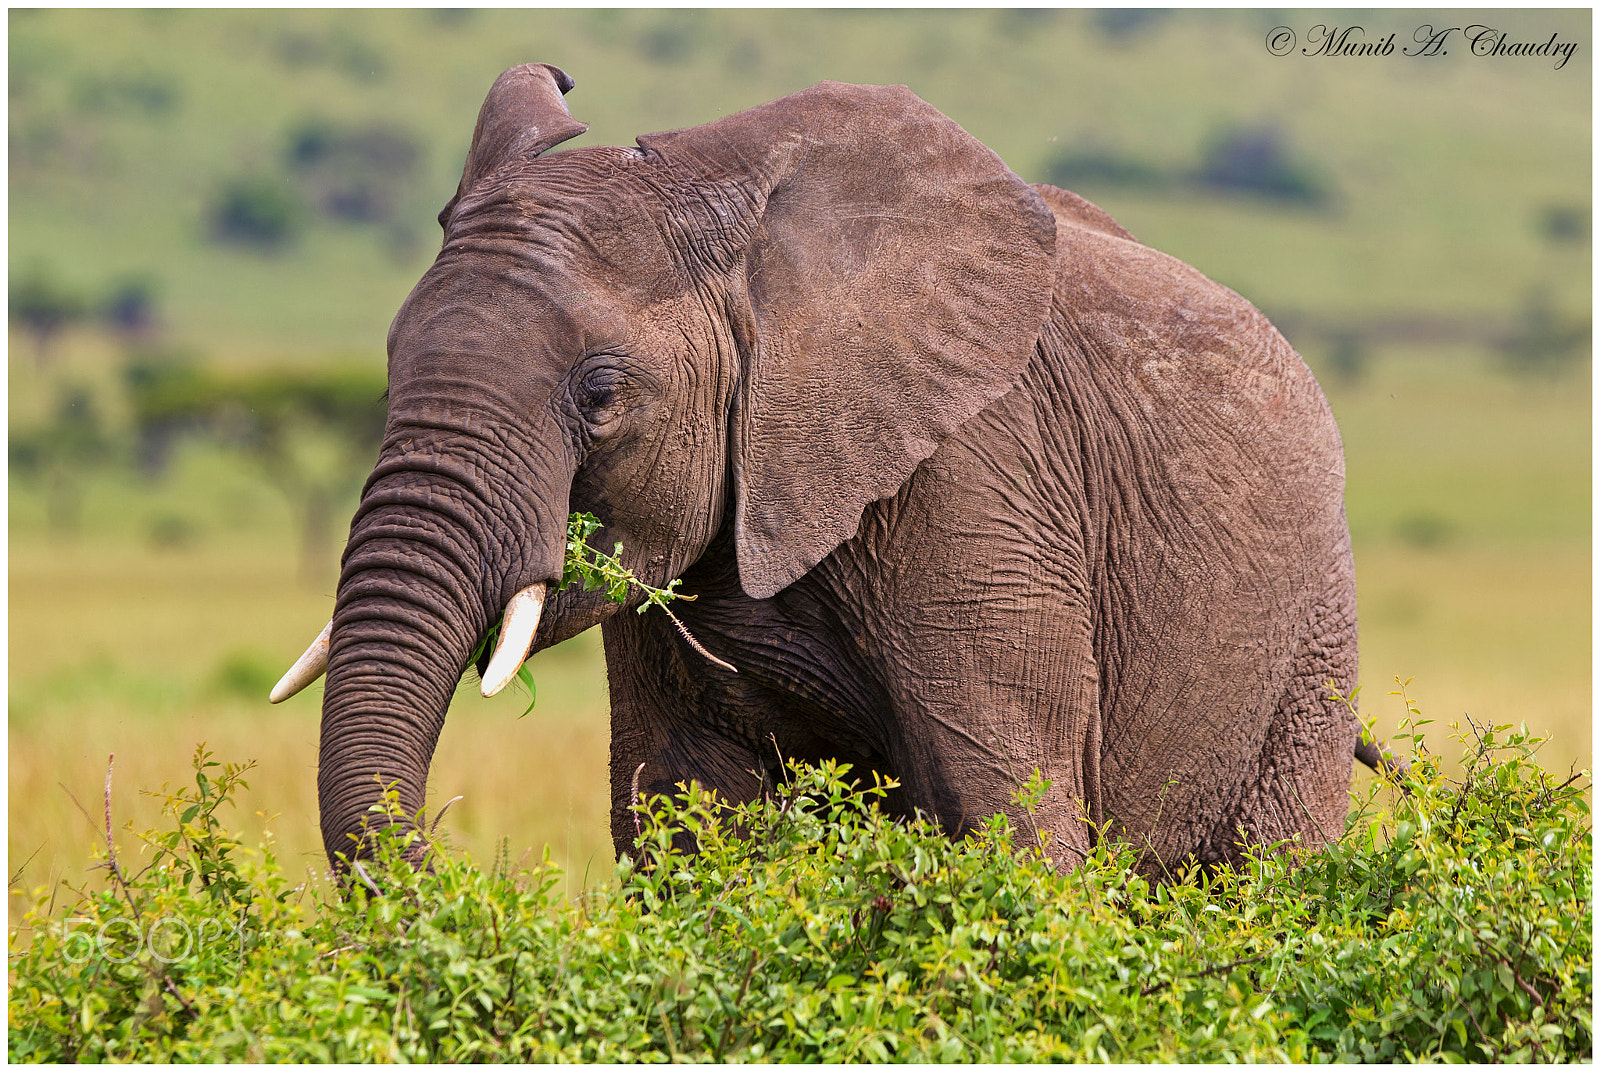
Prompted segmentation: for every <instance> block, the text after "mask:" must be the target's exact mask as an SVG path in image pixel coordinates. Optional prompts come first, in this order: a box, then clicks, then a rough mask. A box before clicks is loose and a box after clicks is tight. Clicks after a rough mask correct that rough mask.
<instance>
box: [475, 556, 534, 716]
mask: <svg viewBox="0 0 1600 1072" xmlns="http://www.w3.org/2000/svg"><path fill="white" fill-rule="evenodd" d="M544 589H545V586H544V585H543V584H534V585H529V586H528V587H527V588H524V589H523V590H522V591H520V592H518V593H517V594H516V595H514V596H512V597H511V602H510V603H507V604H506V615H505V617H504V618H503V619H502V620H501V622H500V637H499V639H498V640H496V641H495V645H494V655H493V656H491V657H490V659H489V669H487V670H485V671H484V672H483V684H482V686H481V687H480V689H479V691H480V692H482V693H483V694H484V695H485V696H493V695H495V694H496V693H498V692H499V691H500V690H501V689H503V688H505V687H506V686H507V685H508V684H510V682H511V679H512V678H513V677H515V676H516V673H517V669H518V668H519V667H520V666H521V665H522V661H523V660H524V659H526V658H527V657H528V649H529V648H531V647H533V634H534V632H535V631H537V630H538V628H539V615H540V614H541V613H543V611H544Z"/></svg>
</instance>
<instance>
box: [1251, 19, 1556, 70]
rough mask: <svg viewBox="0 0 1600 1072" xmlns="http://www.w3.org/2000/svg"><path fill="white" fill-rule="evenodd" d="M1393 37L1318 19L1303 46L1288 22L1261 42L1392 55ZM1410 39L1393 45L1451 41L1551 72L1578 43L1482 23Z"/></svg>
mask: <svg viewBox="0 0 1600 1072" xmlns="http://www.w3.org/2000/svg"><path fill="white" fill-rule="evenodd" d="M1458 35H1459V36H1458ZM1396 36H1397V35H1396V34H1394V33H1388V34H1382V35H1374V34H1370V33H1368V31H1367V29H1366V27H1364V26H1329V25H1327V24H1326V23H1321V22H1319V23H1317V24H1316V25H1315V26H1313V27H1311V29H1309V30H1307V31H1306V34H1305V44H1304V46H1303V47H1302V46H1301V39H1300V35H1299V34H1297V33H1295V31H1294V30H1292V29H1291V28H1289V27H1288V26H1274V27H1273V28H1272V29H1271V30H1268V31H1267V39H1266V46H1267V51H1268V52H1270V53H1272V54H1273V55H1274V56H1288V55H1291V54H1292V53H1294V52H1299V53H1300V55H1302V56H1338V57H1363V56H1392V55H1394V53H1395V51H1396V48H1395V38H1396ZM1411 41H1412V43H1411V44H1410V45H1402V46H1401V47H1400V48H1399V50H1398V51H1399V52H1400V54H1401V55H1402V56H1410V57H1413V58H1422V57H1434V56H1448V55H1450V47H1451V45H1452V44H1456V47H1457V51H1458V52H1459V51H1460V48H1461V46H1465V48H1466V50H1467V52H1468V53H1469V54H1471V55H1473V56H1478V57H1481V58H1502V57H1527V56H1532V57H1545V58H1548V59H1551V60H1553V61H1554V64H1555V67H1554V69H1555V70H1557V71H1559V70H1561V68H1563V67H1565V66H1566V65H1567V61H1568V60H1570V59H1572V57H1573V56H1574V55H1576V54H1577V52H1578V43H1577V42H1576V41H1563V40H1561V34H1560V33H1559V32H1558V33H1552V34H1551V35H1550V36H1549V37H1548V38H1540V39H1538V40H1529V41H1514V40H1512V39H1511V35H1510V34H1509V33H1507V32H1506V31H1504V30H1497V29H1495V28H1494V27H1493V26H1485V25H1483V24H1482V23H1474V24H1472V25H1471V26H1445V27H1440V28H1435V27H1433V26H1432V25H1423V26H1418V27H1417V28H1416V29H1415V30H1414V31H1413V32H1412V34H1411ZM1458 41H1459V44H1457V42H1458Z"/></svg>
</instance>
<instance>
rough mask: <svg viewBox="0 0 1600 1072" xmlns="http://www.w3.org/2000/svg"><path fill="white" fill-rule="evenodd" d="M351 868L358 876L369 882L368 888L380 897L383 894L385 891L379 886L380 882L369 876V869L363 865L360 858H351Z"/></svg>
mask: <svg viewBox="0 0 1600 1072" xmlns="http://www.w3.org/2000/svg"><path fill="white" fill-rule="evenodd" d="M350 869H351V870H352V871H354V872H355V873H356V877H357V878H359V879H360V880H361V881H362V882H365V883H366V884H367V888H368V889H369V890H371V891H372V892H373V893H375V894H377V895H378V896H379V897H382V896H383V891H382V890H380V889H379V888H378V884H377V883H376V882H374V881H372V879H371V878H370V877H368V875H367V869H366V868H364V867H362V866H361V861H360V860H351V861H350Z"/></svg>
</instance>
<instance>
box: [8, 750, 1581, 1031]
mask: <svg viewBox="0 0 1600 1072" xmlns="http://www.w3.org/2000/svg"><path fill="white" fill-rule="evenodd" d="M1464 740H1465V743H1466V744H1467V746H1468V747H1467V752H1466V756H1465V760H1464V767H1465V774H1464V776H1463V777H1462V778H1461V780H1460V781H1453V780H1451V779H1449V778H1446V777H1445V776H1444V775H1443V773H1442V772H1441V770H1440V766H1439V764H1438V762H1437V761H1436V759H1435V757H1434V756H1432V755H1431V754H1429V753H1428V752H1427V751H1426V750H1425V749H1423V748H1421V742H1420V738H1415V741H1416V745H1417V754H1416V757H1415V759H1414V761H1413V766H1412V773H1411V774H1410V775H1409V776H1408V778H1407V781H1406V784H1405V785H1404V787H1403V788H1402V789H1400V790H1398V791H1397V790H1393V789H1374V791H1373V793H1372V794H1371V795H1369V796H1368V797H1367V798H1366V799H1365V800H1364V801H1362V802H1361V806H1360V807H1359V808H1358V809H1357V810H1356V812H1355V813H1354V814H1353V816H1352V818H1351V821H1350V824H1349V829H1348V831H1347V834H1346V836H1345V837H1344V838H1343V839H1342V840H1341V841H1340V842H1339V843H1338V844H1336V845H1333V846H1330V847H1329V848H1328V849H1326V850H1325V851H1322V852H1317V853H1303V852H1297V851H1294V850H1292V849H1285V851H1280V852H1279V853H1277V854H1275V855H1274V854H1258V855H1253V856H1251V857H1250V858H1249V860H1248V862H1247V866H1246V867H1244V868H1243V869H1242V870H1240V871H1238V872H1234V871H1228V870H1223V871H1218V872H1215V873H1205V872H1202V871H1199V870H1190V871H1188V872H1186V873H1185V874H1183V875H1180V876H1174V878H1173V879H1172V880H1170V881H1168V882H1166V883H1164V884H1159V885H1157V884H1152V883H1150V882H1148V881H1147V880H1145V879H1144V878H1142V877H1140V875H1139V874H1138V873H1137V871H1136V870H1135V867H1134V864H1135V858H1136V854H1135V852H1134V850H1133V849H1132V848H1131V847H1129V846H1127V845H1124V844H1119V843H1112V842H1106V841H1102V843H1101V844H1100V845H1099V846H1098V847H1096V848H1095V850H1094V852H1093V853H1092V855H1091V856H1090V857H1089V858H1088V859H1087V860H1086V861H1084V862H1083V863H1082V865H1081V866H1079V867H1078V868H1077V869H1076V870H1075V871H1073V872H1072V873H1070V874H1065V875H1061V874H1057V873H1056V871H1055V868H1054V866H1053V865H1052V863H1051V860H1050V857H1049V849H1050V846H1049V845H1048V843H1046V844H1043V845H1038V844H1031V843H1028V841H1027V839H1026V838H1025V837H1024V835H1022V834H1021V833H1020V832H1019V831H1017V830H1015V829H1013V828H1012V827H1011V826H1010V825H1009V824H1008V823H1007V821H1006V820H1005V819H1004V818H1001V817H996V818H994V819H992V820H991V821H989V822H988V823H987V824H986V825H985V826H984V827H983V829H982V831H981V832H980V833H979V834H977V835H976V836H974V837H972V838H969V839H967V840H965V841H962V842H959V843H953V842H951V841H949V840H947V839H946V838H945V837H944V836H943V835H942V834H941V833H939V831H938V829H937V828H936V827H935V826H933V825H931V824H928V823H923V822H917V823H896V822H893V821H891V820H889V819H888V818H886V817H885V816H884V815H883V814H882V813H881V812H880V811H879V810H878V807H877V802H878V801H879V799H880V798H881V797H882V795H883V793H884V789H885V787H884V786H882V785H864V784H859V783H857V782H855V781H853V780H852V779H850V778H849V777H848V775H847V773H846V769H845V768H843V767H837V766H833V765H824V766H822V767H820V768H816V769H811V768H806V767H802V766H798V765H796V766H794V767H792V768H791V775H792V777H791V781H790V782H789V783H788V784H787V785H783V786H779V787H778V788H777V789H776V790H775V791H774V792H773V794H772V795H771V797H770V798H769V799H766V800H762V801H758V802H756V803H754V804H751V805H748V806H745V807H739V808H727V807H724V806H723V805H722V804H720V803H719V802H718V801H716V800H715V799H714V798H712V797H710V796H709V795H707V794H705V793H703V792H701V791H699V790H698V789H696V788H694V787H689V788H688V789H687V790H686V791H685V792H684V793H683V794H682V795H681V796H680V797H679V798H678V799H676V800H672V801H668V800H665V799H661V798H655V799H652V800H650V801H649V802H648V803H647V804H645V805H642V806H641V807H640V809H639V812H638V814H639V819H638V822H639V835H640V836H639V839H638V842H637V846H636V851H635V853H634V854H632V855H631V856H630V857H628V858H625V859H623V860H622V861H621V862H620V863H619V864H618V866H617V869H616V872H615V879H616V885H615V888H614V889H601V890H594V891H591V892H589V893H587V894H585V895H584V896H583V897H581V898H580V899H579V900H577V901H576V902H575V903H570V904H568V903H562V902H560V901H559V900H558V899H557V898H556V897H555V896H553V893H552V891H553V889H554V888H555V886H556V883H557V879H556V877H555V874H554V872H553V871H552V869H551V868H550V867H548V865H544V866H538V867H534V868H532V869H531V870H518V869H515V868H511V867H509V866H507V864H506V861H505V860H504V859H503V858H502V859H498V860H496V861H495V863H494V865H493V866H492V867H490V868H488V869H481V868H478V867H474V866H472V865H471V864H469V863H467V862H465V861H462V860H459V859H457V858H455V857H453V856H451V855H450V854H449V853H448V852H446V851H444V850H443V849H442V848H440V847H439V846H437V845H435V846H433V848H434V850H435V851H434V852H433V853H432V855H431V868H432V870H431V871H428V870H424V871H417V870H414V869H412V868H411V867H409V866H408V865H406V864H404V863H403V862H402V853H403V852H404V850H405V848H406V841H407V839H416V838H425V837H427V836H428V835H425V834H424V833H422V832H420V831H418V830H415V829H413V830H411V831H410V832H409V833H401V828H399V827H390V828H388V831H387V833H386V835H385V837H386V838H387V840H386V841H384V842H383V844H382V847H381V851H380V855H379V858H378V859H377V860H373V861H368V862H367V863H366V864H365V865H363V866H360V867H358V868H356V869H355V870H354V871H353V872H352V874H351V876H350V877H349V885H350V890H349V892H348V898H347V899H346V900H344V901H341V900H339V899H338V898H324V897H322V896H321V895H319V894H318V893H317V892H316V890H315V889H314V888H313V887H312V886H311V885H309V884H301V885H298V886H295V885H292V884H291V882H290V880H289V879H287V878H286V877H285V876H284V875H283V873H282V871H281V870H280V869H279V867H278V865H277V863H276V861H275V859H274V857H273V854H272V850H271V847H270V844H268V845H263V846H260V847H258V848H256V849H254V850H246V848H245V847H244V846H242V845H241V844H240V843H239V840H238V839H237V838H236V837H234V836H233V835H231V834H229V833H228V832H227V831H226V828H225V827H224V826H223V825H222V824H221V822H220V820H219V818H218V815H217V813H218V810H219V808H220V806H221V805H222V804H223V803H224V802H226V801H227V799H228V795H229V793H230V792H231V791H232V790H233V788H234V787H235V786H237V785H241V784H243V781H242V779H243V776H244V774H245V773H246V770H245V769H244V768H240V767H226V768H221V770H220V773H218V766H217V764H216V763H215V762H214V761H212V760H211V759H210V758H209V756H208V754H206V753H204V752H203V751H198V750H197V753H196V759H195V763H196V779H195V788H194V789H187V788H185V789H180V790H179V791H177V792H172V793H168V794H166V805H167V811H168V813H169V814H170V815H171V816H172V818H173V820H174V828H173V829H172V830H170V831H167V832H165V833H149V834H146V835H144V836H143V841H144V848H145V851H146V852H148V853H149V855H150V862H149V863H148V864H147V865H146V866H145V868H144V869H143V870H142V871H139V872H138V873H136V874H129V873H128V872H127V870H126V869H125V867H126V865H124V864H122V863H120V862H118V861H116V860H114V859H111V858H108V859H107V863H106V866H107V867H108V872H109V881H108V882H107V883H106V885H105V888H103V889H100V890H96V891H90V890H84V891H81V892H80V893H79V900H78V901H77V903H76V904H74V905H73V906H72V907H70V908H66V909H63V910H62V911H60V912H51V911H50V910H49V907H48V900H47V898H48V897H49V891H47V890H40V891H37V892H36V894H35V896H36V901H37V904H36V907H35V909H34V910H33V911H32V912H30V913H29V915H28V917H27V918H26V920H25V922H24V924H23V925H22V927H21V928H20V930H19V931H17V932H15V933H13V935H12V938H11V943H12V952H11V973H12V986H11V998H10V1032H9V1042H8V1046H9V1053H10V1057H11V1059H12V1060H13V1061H41V1060H52V1061H54V1060H118V1061H164V1060H177V1061H183V1060H252V1061H264V1060H272V1061H279V1060H316V1061H327V1060H339V1061H369V1060H435V1061H458V1060H548V1059H557V1060H584V1061H635V1060H639V1061H659V1060H670V1059H674V1058H679V1057H687V1058H692V1059H694V1058H697V1059H712V1060H761V1061H788V1060H805V1061H850V1060H863V1059H866V1060H902V1061H904V1060H916V1061H926V1060H991V1061H992V1060H1040V1059H1068V1060H1072V1059H1077V1060H1092V1061H1108V1060H1119V1061H1121V1060H1186V1061H1218V1060H1278V1061H1283V1060H1297V1061H1304V1060H1377V1061H1389V1060H1409V1059H1419V1058H1431V1059H1441V1058H1442V1059H1449V1060H1460V1059H1465V1060H1496V1061H1498V1060H1520V1059H1530V1058H1531V1059H1542V1060H1572V1059H1587V1058H1588V1057H1589V1056H1590V1054H1591V1047H1592V1042H1591V1014H1590V1003H1591V997H1592V984H1591V966H1592V960H1593V958H1592V949H1591V939H1590V920H1591V915H1592V899H1591V898H1592V890H1591V882H1590V869H1591V861H1592V849H1591V846H1590V838H1589V825H1588V824H1589V811H1588V806H1587V804H1586V803H1585V800H1584V795H1583V793H1584V788H1585V787H1584V786H1582V785H1580V784H1577V783H1578V781H1579V779H1577V778H1572V779H1569V780H1568V781H1566V782H1564V783H1562V784H1560V785H1553V784H1551V782H1550V780H1549V779H1548V778H1547V777H1546V775H1545V774H1544V773H1543V772H1542V771H1541V770H1540V769H1539V768H1538V767H1537V766H1536V765H1535V764H1534V763H1533V762H1532V759H1531V752H1532V749H1533V746H1534V744H1535V741H1533V740H1532V739H1530V738H1529V737H1528V736H1527V735H1526V733H1525V732H1510V728H1509V727H1503V726H1502V727H1495V728H1494V729H1492V730H1488V731H1482V732H1479V731H1477V730H1473V731H1472V732H1471V733H1470V734H1469V735H1467V736H1466V737H1465V738H1464ZM1043 789H1044V785H1043V783H1042V782H1041V781H1040V780H1038V779H1037V778H1035V779H1034V781H1033V782H1031V783H1030V784H1029V785H1028V786H1026V787H1024V788H1023V790H1022V791H1021V795H1020V796H1019V801H1020V802H1021V803H1023V804H1024V805H1025V806H1031V804H1032V803H1034V802H1037V800H1039V799H1040V798H1041V795H1042V793H1043ZM109 796H110V794H109V776H108V793H107V797H108V814H109ZM394 799H396V797H395V796H394V794H391V795H390V797H389V800H390V804H389V805H388V806H389V807H391V808H392V807H393V803H392V802H393V800H394ZM435 824H437V820H435ZM108 827H109V820H108ZM690 837H692V838H693V839H694V840H696V841H697V842H698V845H699V852H698V854H697V855H688V854H686V853H685V852H684V851H682V849H681V845H682V844H683V843H684V842H685V840H686V839H687V838H690ZM108 843H109V837H108ZM503 855H504V854H502V856H503Z"/></svg>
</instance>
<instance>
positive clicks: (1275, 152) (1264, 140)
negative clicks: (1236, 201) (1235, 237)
mask: <svg viewBox="0 0 1600 1072" xmlns="http://www.w3.org/2000/svg"><path fill="white" fill-rule="evenodd" d="M1195 180H1196V181H1197V182H1198V183H1199V184H1200V185H1201V186H1205V187H1209V188H1210V189H1213V190H1218V191H1221V192H1223V193H1243V194H1253V195H1256V196H1262V197H1270V198H1273V199H1275V200H1279V201H1291V202H1298V203H1300V204H1304V205H1323V204H1326V203H1327V202H1328V201H1329V199H1330V197H1331V192H1332V191H1331V189H1330V187H1329V185H1328V183H1327V182H1326V181H1324V180H1323V179H1322V178H1321V177H1320V176H1318V175H1317V173H1316V172H1315V171H1314V170H1313V169H1312V168H1311V166H1310V165H1308V164H1305V163H1302V162H1300V161H1297V160H1295V159H1294V158H1293V156H1292V154H1291V153H1290V151H1289V144H1288V138H1287V136H1285V134H1284V133H1283V131H1282V130H1281V129H1279V128H1278V127H1276V126H1270V125H1265V126H1242V127H1228V128H1226V129H1223V130H1219V131H1217V132H1216V133H1214V134H1213V135H1212V136H1211V139H1210V141H1209V142H1208V143H1207V145H1206V147H1205V149H1204V151H1203V153H1202V155H1201V160H1200V170H1199V171H1198V172H1197V173H1196V175H1195Z"/></svg>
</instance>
